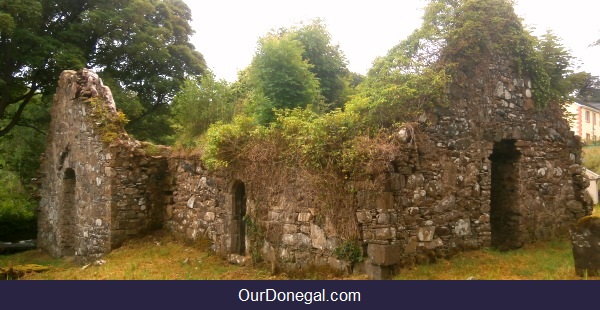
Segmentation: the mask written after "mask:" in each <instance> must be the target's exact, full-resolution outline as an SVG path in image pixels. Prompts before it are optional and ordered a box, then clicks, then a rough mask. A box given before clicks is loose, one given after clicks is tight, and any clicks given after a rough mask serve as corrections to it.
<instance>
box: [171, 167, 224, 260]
mask: <svg viewBox="0 0 600 310" xmlns="http://www.w3.org/2000/svg"><path fill="white" fill-rule="evenodd" d="M168 165H169V173H170V175H171V179H170V184H171V185H170V186H171V188H173V195H172V199H171V200H170V203H169V204H168V205H167V206H166V210H165V221H164V228H165V229H166V230H167V231H169V232H170V233H172V234H173V235H175V236H177V237H179V238H181V239H185V240H188V241H196V240H202V239H207V240H210V241H211V242H212V249H213V250H214V251H215V252H216V253H219V254H222V255H225V254H228V253H230V248H231V235H230V230H231V227H230V226H231V217H232V201H231V200H232V198H231V195H232V194H231V187H232V186H233V178H232V177H231V176H230V175H229V174H227V173H223V172H221V173H218V172H209V171H207V170H206V169H205V168H204V167H203V166H202V162H201V161H200V160H199V159H197V158H193V157H189V158H185V157H172V158H169V160H168Z"/></svg>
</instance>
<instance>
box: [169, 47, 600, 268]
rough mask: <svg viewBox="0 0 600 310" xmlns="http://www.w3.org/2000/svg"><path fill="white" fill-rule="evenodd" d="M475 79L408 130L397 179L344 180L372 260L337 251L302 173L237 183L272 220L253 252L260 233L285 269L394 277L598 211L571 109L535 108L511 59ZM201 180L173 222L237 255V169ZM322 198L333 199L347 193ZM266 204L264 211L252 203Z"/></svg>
mask: <svg viewBox="0 0 600 310" xmlns="http://www.w3.org/2000/svg"><path fill="white" fill-rule="evenodd" d="M474 70H475V71H477V72H478V74H477V75H472V74H471V72H463V73H462V75H461V73H458V74H457V77H456V78H455V83H453V84H452V85H450V88H449V90H450V102H451V104H450V105H449V106H447V107H437V108H436V109H434V110H433V111H428V112H427V113H425V114H424V115H423V116H422V117H421V119H420V120H419V122H420V123H419V124H417V125H415V126H416V128H412V129H414V132H415V133H414V134H411V132H412V131H410V130H404V131H401V132H399V133H398V139H401V140H403V141H404V142H405V144H404V146H403V147H402V148H401V149H399V150H398V154H397V156H396V159H395V160H394V161H392V162H390V163H389V165H388V166H389V167H390V169H389V170H388V171H387V172H383V173H378V174H373V175H368V176H367V177H366V178H364V179H353V180H347V181H344V182H345V185H346V187H347V188H353V189H355V192H354V194H353V195H354V196H353V199H354V201H355V205H356V209H355V210H353V211H352V212H354V213H355V216H356V217H355V220H356V222H357V225H358V228H359V231H360V233H359V234H360V242H361V250H362V253H363V255H364V257H363V258H362V262H360V259H358V260H357V261H355V262H350V261H348V260H341V259H339V255H337V254H336V250H337V249H339V248H340V247H341V246H343V242H344V240H343V239H342V238H340V232H339V227H336V226H335V225H332V223H331V219H330V218H327V216H326V215H324V214H323V213H322V212H320V210H318V209H316V208H314V206H315V201H314V200H313V199H315V195H313V194H314V192H313V191H314V189H313V188H311V187H310V186H308V185H307V183H306V182H305V181H304V180H303V179H302V177H301V176H294V175H290V176H289V179H288V180H287V182H286V183H285V184H284V185H282V184H280V183H278V182H276V181H275V179H276V178H274V181H273V182H272V184H268V185H267V186H264V184H263V186H262V187H260V188H257V187H256V185H255V184H252V178H247V176H246V178H245V177H244V176H243V175H238V176H237V178H239V179H240V181H242V182H245V184H246V189H247V192H248V201H247V205H248V213H249V214H255V215H256V214H257V213H260V212H259V210H260V209H262V210H263V213H264V214H262V216H258V217H256V216H255V217H254V218H253V219H252V220H254V221H257V223H253V224H254V225H258V227H259V228H260V236H261V238H262V240H261V242H258V243H252V242H250V239H251V238H252V236H246V238H247V240H246V243H247V245H248V247H247V251H246V253H245V254H246V255H252V256H254V255H255V254H256V253H258V254H259V255H260V256H262V258H263V259H266V260H269V261H273V262H275V263H276V264H278V265H280V266H282V267H285V268H296V269H299V268H307V267H310V266H313V265H329V266H331V267H334V268H336V269H340V270H351V269H354V270H355V271H358V272H366V273H369V274H370V275H371V276H372V277H375V278H385V277H388V276H389V275H390V274H391V273H392V272H394V271H395V270H396V269H397V268H398V267H402V266H410V265H414V264H422V263H428V262H433V261H435V260H437V259H439V258H445V257H449V256H452V255H453V254H455V253H457V252H460V251H466V250H476V249H480V248H482V247H489V246H495V247H497V248H500V249H505V250H508V249H515V248H519V247H521V246H523V245H524V244H526V243H529V242H534V241H537V240H545V239H549V238H552V237H554V236H556V235H558V234H561V233H564V232H566V231H567V228H568V225H569V224H570V223H572V222H573V221H575V220H576V219H578V218H580V217H581V216H584V215H586V214H589V213H590V212H591V208H590V201H589V199H588V197H587V196H586V195H585V192H584V189H585V188H586V187H587V179H586V178H585V176H584V174H583V169H582V167H581V142H580V141H579V139H578V138H577V137H576V136H575V135H574V134H573V133H572V132H571V131H570V130H569V127H568V124H567V122H566V120H564V119H563V112H562V109H561V107H559V106H557V105H551V106H548V107H545V108H536V107H535V102H534V101H533V91H534V90H533V88H532V84H531V81H530V80H529V79H528V78H527V77H526V76H521V75H518V74H516V72H517V71H518V70H516V68H515V67H514V64H513V63H512V62H511V61H509V60H508V59H506V58H503V57H501V56H500V57H497V58H496V59H495V60H494V61H493V62H491V63H486V64H482V65H481V66H480V67H479V68H475V69H474ZM188 164H189V163H188ZM199 165H201V164H200V163H198V162H197V163H196V164H195V167H198V166H199ZM180 170H181V169H180ZM277 171H283V167H277V164H276V163H273V164H272V167H271V169H270V170H268V171H267V170H265V173H267V174H268V173H277ZM203 173H205V174H199V175H198V176H197V177H196V178H200V180H202V179H203V178H204V180H205V181H198V180H195V179H194V181H192V184H195V183H198V184H207V186H208V187H207V189H205V190H204V192H205V195H204V196H203V198H201V199H200V203H197V202H196V201H195V200H193V198H194V197H196V195H195V194H193V193H190V192H185V194H183V197H180V198H179V203H178V207H177V208H178V210H180V211H179V212H183V213H185V214H187V215H186V216H181V215H179V216H178V217H179V219H180V220H178V221H177V220H174V221H173V223H175V222H177V223H179V224H178V225H179V226H178V227H180V228H179V230H180V231H182V228H183V227H185V225H186V224H185V223H186V222H187V223H188V224H187V225H188V226H189V225H190V224H189V223H195V222H194V219H195V221H198V220H199V221H198V223H200V226H201V227H202V229H203V230H204V231H203V233H204V234H208V235H210V236H211V238H210V239H211V240H213V242H214V243H215V248H218V249H220V251H223V250H224V251H226V252H228V249H229V250H230V249H231V248H232V245H231V240H232V239H231V236H230V235H228V231H230V230H231V228H232V225H231V216H232V211H231V208H233V206H232V202H231V199H232V198H231V195H232V190H231V183H227V182H226V181H224V180H229V182H232V181H231V180H232V179H233V177H234V176H235V175H236V172H235V171H230V173H231V175H230V177H225V178H223V179H219V178H217V179H215V180H221V185H218V184H217V183H216V182H208V180H210V179H211V177H209V176H208V174H206V173H207V172H203ZM184 179H190V177H184ZM225 183H227V185H225ZM223 186H225V187H223ZM176 187H179V185H177V186H176ZM189 188H192V187H189ZM200 188H201V187H200V186H197V187H196V191H199V190H200ZM320 190H321V191H322V192H324V194H325V195H327V193H328V192H331V193H332V195H333V194H335V191H336V190H338V188H333V187H332V188H328V187H323V188H321V189H320ZM210 191H213V194H214V193H217V192H218V194H217V196H218V197H219V198H218V199H217V200H216V201H219V203H224V205H223V208H213V207H212V206H213V205H214V204H215V203H211V202H210V201H211V199H213V198H212V197H214V196H211V194H210ZM180 193H183V192H180ZM258 195H260V196H261V199H260V203H261V204H262V205H260V204H259V203H258V201H257V200H256V199H254V198H255V197H257V196H258ZM265 196H266V197H267V198H265ZM186 201H187V203H188V204H187V206H188V208H191V207H190V206H192V205H193V206H194V208H198V209H197V210H195V211H189V210H187V211H185V212H184V211H183V210H184V209H185V202H186ZM190 201H192V202H190ZM265 202H268V203H267V204H266V205H265ZM217 204H218V203H217ZM206 206H211V207H208V208H207V207H206ZM333 207H335V206H333ZM209 209H210V210H213V209H214V210H219V211H217V213H215V212H214V211H209ZM345 211H346V210H342V209H340V211H339V212H345ZM216 214H218V215H216ZM228 216H229V219H228ZM184 218H185V221H182V220H181V219H184ZM228 223H229V224H230V225H229V226H228ZM194 225H196V224H194ZM228 227H229V228H228ZM205 229H208V233H206V232H205ZM247 229H248V228H247ZM252 229H254V228H252ZM194 231H195V230H193V229H192V230H189V229H188V230H187V233H186V236H187V237H188V238H189V237H193V234H191V233H190V232H194ZM229 252H230V251H229Z"/></svg>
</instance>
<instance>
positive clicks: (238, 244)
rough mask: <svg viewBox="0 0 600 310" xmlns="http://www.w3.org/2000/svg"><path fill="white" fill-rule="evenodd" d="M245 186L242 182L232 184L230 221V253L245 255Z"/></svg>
mask: <svg viewBox="0 0 600 310" xmlns="http://www.w3.org/2000/svg"><path fill="white" fill-rule="evenodd" d="M245 216H246V186H245V185H244V182H241V181H236V182H234V184H233V210H232V217H231V218H232V221H231V253H232V254H239V255H245V254H246V223H244V217H245Z"/></svg>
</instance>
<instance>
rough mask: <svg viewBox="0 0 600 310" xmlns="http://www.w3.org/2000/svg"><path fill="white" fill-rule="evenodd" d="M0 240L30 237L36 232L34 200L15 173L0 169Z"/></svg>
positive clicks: (10, 240)
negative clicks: (0, 185)
mask: <svg viewBox="0 0 600 310" xmlns="http://www.w3.org/2000/svg"><path fill="white" fill-rule="evenodd" d="M0 183H1V184H3V185H4V186H3V187H1V188H0V241H9V242H14V241H19V239H21V240H22V239H32V238H35V234H36V217H35V212H34V210H35V208H36V202H35V200H34V199H32V198H31V197H30V196H29V195H28V194H27V192H26V190H25V189H24V188H23V186H22V185H21V184H20V182H19V179H18V177H17V176H16V174H14V173H11V172H9V171H5V170H0Z"/></svg>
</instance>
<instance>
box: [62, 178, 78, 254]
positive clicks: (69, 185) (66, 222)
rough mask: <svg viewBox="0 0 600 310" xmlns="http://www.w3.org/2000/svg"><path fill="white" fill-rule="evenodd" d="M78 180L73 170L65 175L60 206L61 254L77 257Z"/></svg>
mask: <svg viewBox="0 0 600 310" xmlns="http://www.w3.org/2000/svg"><path fill="white" fill-rule="evenodd" d="M76 183H77V178H76V176H75V171H74V170H73V169H71V168H67V169H65V172H64V174H63V192H62V204H61V206H60V240H61V241H60V254H61V256H72V255H75V221H76V219H75V216H76V212H75V211H76V210H75V187H76Z"/></svg>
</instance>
